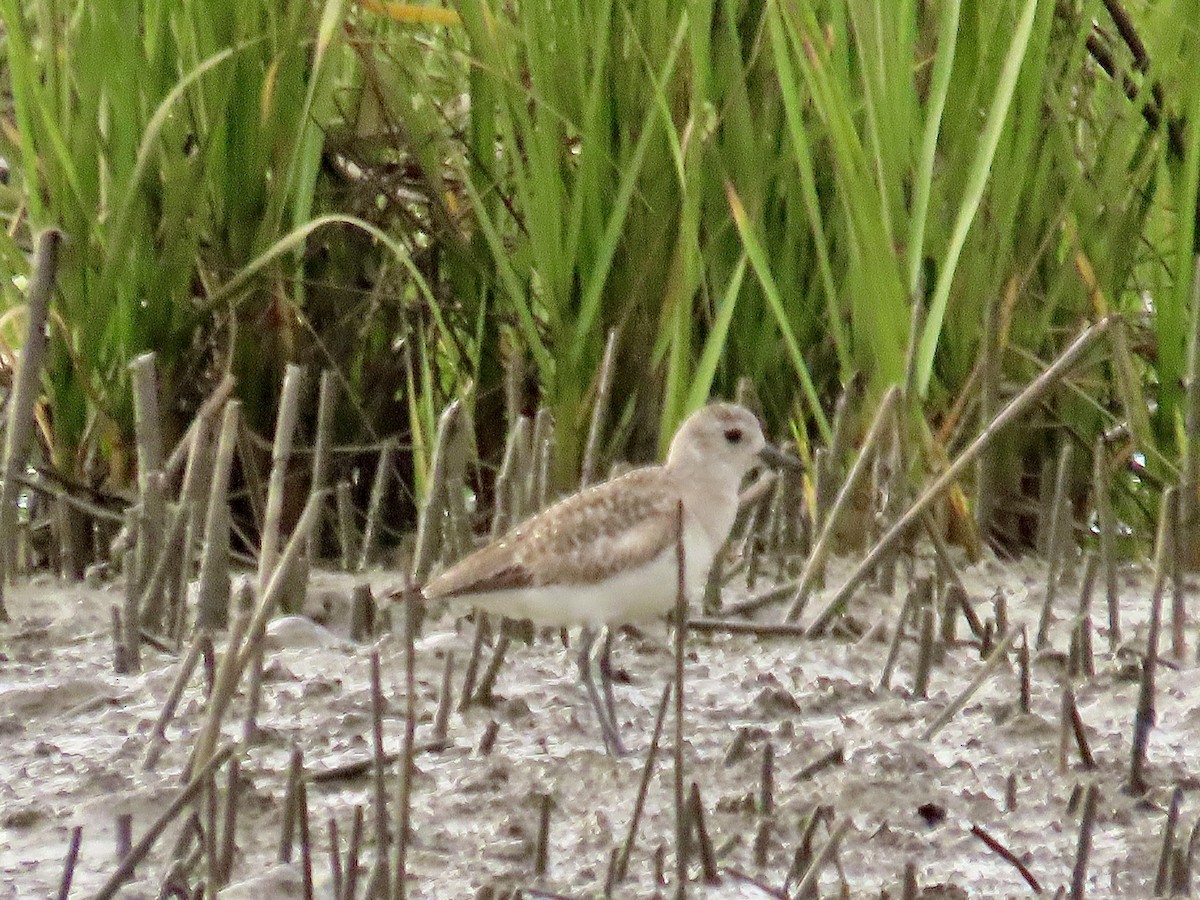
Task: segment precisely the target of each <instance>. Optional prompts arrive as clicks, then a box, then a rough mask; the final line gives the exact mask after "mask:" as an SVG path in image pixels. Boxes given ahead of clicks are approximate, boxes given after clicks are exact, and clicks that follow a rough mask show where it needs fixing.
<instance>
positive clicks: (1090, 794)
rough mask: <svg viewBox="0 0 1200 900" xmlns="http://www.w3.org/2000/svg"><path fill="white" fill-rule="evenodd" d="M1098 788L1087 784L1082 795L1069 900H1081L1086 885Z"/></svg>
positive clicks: (1098, 795) (1094, 825) (1098, 794)
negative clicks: (1081, 811)
mask: <svg viewBox="0 0 1200 900" xmlns="http://www.w3.org/2000/svg"><path fill="white" fill-rule="evenodd" d="M1099 797H1100V789H1099V788H1098V787H1097V786H1096V785H1095V784H1089V785H1088V786H1087V793H1085V794H1084V795H1083V815H1082V818H1081V819H1080V822H1079V843H1078V844H1077V845H1076V848H1075V866H1074V868H1073V869H1072V870H1071V890H1070V892H1069V893H1068V894H1067V896H1068V897H1069V898H1070V900H1083V897H1084V892H1085V889H1086V887H1087V870H1088V858H1089V857H1090V856H1091V853H1092V832H1093V830H1094V829H1095V827H1096V807H1097V804H1098V801H1099Z"/></svg>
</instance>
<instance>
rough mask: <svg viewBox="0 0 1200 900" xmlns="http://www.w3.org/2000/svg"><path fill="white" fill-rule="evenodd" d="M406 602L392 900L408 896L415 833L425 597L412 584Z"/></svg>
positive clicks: (401, 899)
mask: <svg viewBox="0 0 1200 900" xmlns="http://www.w3.org/2000/svg"><path fill="white" fill-rule="evenodd" d="M405 594H407V596H406V597H405V600H404V743H403V745H402V747H401V750H400V771H399V772H398V773H397V777H398V778H399V783H398V785H397V788H398V789H397V792H396V795H397V796H396V827H395V835H394V839H395V842H396V858H395V865H394V866H393V867H392V868H393V872H394V877H393V880H392V900H404V898H405V897H407V896H408V843H409V838H410V836H411V829H412V782H413V774H414V773H415V772H416V770H417V769H416V765H415V764H414V762H413V755H414V754H415V753H416V736H417V650H416V639H417V615H418V614H419V612H420V601H421V593H420V591H419V590H418V588H417V587H416V586H415V585H413V584H409V585H408V586H407V587H406V588H405Z"/></svg>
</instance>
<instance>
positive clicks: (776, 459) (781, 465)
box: [758, 444, 804, 469]
mask: <svg viewBox="0 0 1200 900" xmlns="http://www.w3.org/2000/svg"><path fill="white" fill-rule="evenodd" d="M758 458H759V459H761V460H762V461H763V462H764V463H766V464H767V465H768V466H770V467H771V468H773V469H803V468H804V463H802V462H801V461H800V459H799V457H795V456H792V454H790V453H784V452H783V451H782V450H780V449H779V448H778V447H775V446H773V445H772V444H767V445H766V446H765V447H763V448H762V449H761V450H759V451H758Z"/></svg>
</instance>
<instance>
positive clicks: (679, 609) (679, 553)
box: [675, 500, 689, 900]
mask: <svg viewBox="0 0 1200 900" xmlns="http://www.w3.org/2000/svg"><path fill="white" fill-rule="evenodd" d="M676 516H677V518H676V519H675V564H676V567H677V568H676V586H675V897H676V898H677V900H682V898H684V897H686V896H687V845H688V837H689V834H688V815H687V804H686V801H685V800H684V787H683V785H684V774H685V773H684V752H683V749H684V748H683V710H684V705H683V681H684V665H683V663H684V650H685V646H686V640H687V614H688V608H687V586H686V581H685V574H686V572H687V568H686V566H687V557H686V550H685V548H684V544H683V501H682V500H680V501H679V506H678V511H677V513H676Z"/></svg>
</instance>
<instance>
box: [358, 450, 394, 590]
mask: <svg viewBox="0 0 1200 900" xmlns="http://www.w3.org/2000/svg"><path fill="white" fill-rule="evenodd" d="M395 455H396V445H395V444H394V443H392V442H391V441H388V442H387V443H386V444H384V445H383V447H381V448H380V450H379V460H378V462H376V464H375V478H374V480H373V481H372V482H371V496H370V498H369V499H368V500H367V521H366V524H365V525H364V526H363V536H362V545H361V546H360V547H359V555H358V571H360V572H365V571H366V570H367V566H369V565H370V564H371V557H372V555H373V554H374V553H375V541H376V534H377V533H378V532H379V518H380V516H381V515H382V514H383V501H384V499H385V498H386V497H387V489H388V475H389V473H390V472H391V471H392V459H393V457H394V456H395Z"/></svg>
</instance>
